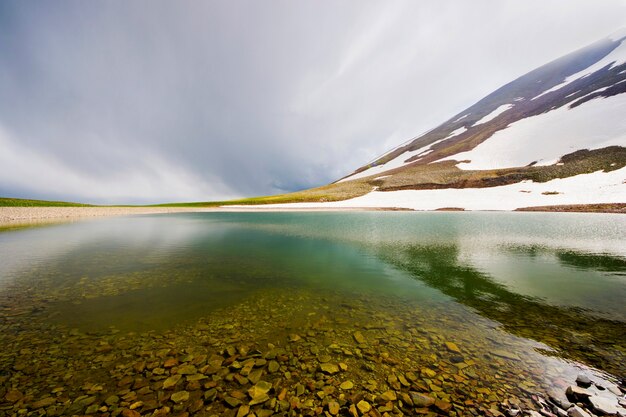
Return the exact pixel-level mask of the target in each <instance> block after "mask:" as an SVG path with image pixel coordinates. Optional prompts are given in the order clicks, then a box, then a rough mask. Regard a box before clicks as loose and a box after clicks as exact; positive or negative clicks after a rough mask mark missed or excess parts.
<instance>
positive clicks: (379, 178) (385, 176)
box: [374, 175, 391, 180]
mask: <svg viewBox="0 0 626 417" xmlns="http://www.w3.org/2000/svg"><path fill="white" fill-rule="evenodd" d="M387 177H391V175H383V176H382V177H376V178H374V179H375V180H382V179H383V178H387Z"/></svg>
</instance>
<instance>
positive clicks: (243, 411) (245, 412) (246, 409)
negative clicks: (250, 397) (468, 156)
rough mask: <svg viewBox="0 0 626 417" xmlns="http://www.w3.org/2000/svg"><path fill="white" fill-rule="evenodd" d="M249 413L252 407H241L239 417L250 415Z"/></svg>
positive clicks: (238, 411) (238, 412)
mask: <svg viewBox="0 0 626 417" xmlns="http://www.w3.org/2000/svg"><path fill="white" fill-rule="evenodd" d="M249 412H250V406H249V405H242V406H241V407H239V410H237V417H245V416H247V415H248V413H249Z"/></svg>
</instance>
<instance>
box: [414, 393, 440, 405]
mask: <svg viewBox="0 0 626 417" xmlns="http://www.w3.org/2000/svg"><path fill="white" fill-rule="evenodd" d="M410 395H411V401H413V405H414V406H415V407H417V408H422V407H429V406H431V405H433V404H434V403H435V399H434V398H433V397H431V396H428V395H425V394H420V393H418V392H411V393H410Z"/></svg>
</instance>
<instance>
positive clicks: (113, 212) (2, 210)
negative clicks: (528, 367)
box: [0, 203, 626, 226]
mask: <svg viewBox="0 0 626 417" xmlns="http://www.w3.org/2000/svg"><path fill="white" fill-rule="evenodd" d="M296 211H298V212H307V211H308V212H320V211H335V212H345V211H413V210H411V209H403V208H385V207H382V208H375V207H318V208H304V207H293V208H289V207H281V208H276V207H263V206H261V205H256V206H248V207H246V206H237V207H228V206H221V207H0V225H3V226H15V225H21V224H23V225H28V224H36V223H52V222H59V221H64V220H76V219H85V218H94V217H110V216H128V215H138V214H166V213H198V212H296ZM434 211H464V210H463V209H460V208H442V209H438V210H434ZM516 211H533V212H567V213H571V212H583V213H620V214H626V203H625V204H582V205H568V206H541V207H526V208H521V209H517V210H516Z"/></svg>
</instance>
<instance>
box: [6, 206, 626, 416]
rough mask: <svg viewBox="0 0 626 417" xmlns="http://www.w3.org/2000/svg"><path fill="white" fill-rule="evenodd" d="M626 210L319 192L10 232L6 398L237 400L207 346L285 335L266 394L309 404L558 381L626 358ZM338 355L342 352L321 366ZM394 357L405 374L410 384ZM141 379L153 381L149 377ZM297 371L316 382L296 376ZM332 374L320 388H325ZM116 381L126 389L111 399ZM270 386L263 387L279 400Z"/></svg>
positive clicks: (453, 397) (57, 402)
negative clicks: (270, 204)
mask: <svg viewBox="0 0 626 417" xmlns="http://www.w3.org/2000/svg"><path fill="white" fill-rule="evenodd" d="M625 230H626V218H624V216H616V215H598V214H592V215H586V214H560V213H559V214H547V213H403V212H354V213H328V212H324V213H197V214H176V215H155V216H137V217H128V218H110V219H101V220H95V221H81V222H76V223H70V224H61V225H53V226H47V227H40V228H32V229H22V230H16V231H7V232H2V233H0V326H2V328H1V329H0V331H1V334H0V343H1V344H2V346H5V347H6V348H5V349H4V351H3V353H2V354H0V372H1V373H0V383H1V384H0V385H1V386H2V388H0V398H2V397H5V395H6V394H7V393H8V392H9V391H10V390H11V389H14V388H15V387H18V386H19V387H21V388H20V393H21V394H22V395H23V396H24V397H23V398H21V399H20V400H18V401H15V402H10V401H5V403H4V404H3V403H2V402H0V410H11V412H14V411H16V410H19V409H20V407H26V408H28V407H30V406H31V405H32V402H33V401H34V402H36V401H37V400H41V399H42V398H43V399H44V400H45V399H46V398H47V396H50V397H51V398H52V400H48V402H50V404H47V403H46V404H47V405H46V406H45V407H48V408H52V410H49V411H50V413H51V414H53V415H54V411H55V410H59V413H61V414H63V413H67V412H68V411H72V412H86V411H94V410H95V409H93V407H94V406H95V405H97V406H98V407H107V410H106V411H98V412H100V413H103V412H107V413H112V414H115V413H116V412H118V413H119V412H121V410H122V409H123V408H125V407H130V405H131V404H132V403H133V401H134V400H137V399H138V398H139V399H141V400H142V402H144V403H146V404H149V406H146V405H142V406H141V407H138V408H137V409H138V410H142V408H145V410H143V411H145V412H146V413H147V412H150V413H151V412H152V410H154V409H158V408H161V407H164V406H171V407H172V408H173V409H174V411H185V410H186V411H187V412H191V413H192V414H194V413H204V412H206V413H208V414H207V415H211V414H215V413H217V414H222V413H223V412H224V411H225V410H232V411H233V412H236V411H237V410H238V407H239V406H238V405H237V406H236V407H234V408H231V406H230V405H229V403H228V402H227V401H226V400H225V398H226V397H229V395H231V394H232V395H235V396H236V395H237V394H236V392H237V391H242V392H244V393H245V390H246V389H247V388H248V387H249V386H251V385H252V384H253V382H254V381H248V382H245V383H241V381H239V379H237V378H236V379H233V378H234V375H235V374H236V373H237V372H239V368H235V369H232V366H231V365H232V364H225V365H222V366H221V368H220V369H221V370H220V371H216V372H215V373H207V372H204V373H203V372H200V370H201V369H203V367H204V368H206V367H207V366H209V365H207V364H208V363H209V362H210V361H209V359H208V358H210V357H211V355H220V356H221V357H223V358H226V359H225V361H226V362H227V361H229V358H232V357H233V355H231V354H230V353H233V352H230V353H229V352H228V349H235V350H237V349H239V352H240V353H239V354H236V355H238V357H239V359H236V360H235V361H237V360H240V361H243V360H244V359H245V358H246V357H247V356H249V353H248V352H251V351H255V350H258V351H259V354H260V355H263V356H266V355H268V352H271V351H272V349H279V350H280V349H282V350H283V351H281V352H282V356H281V357H285V358H286V359H285V360H284V361H282V362H280V363H279V364H280V368H279V370H278V371H274V372H269V370H268V369H266V368H265V365H263V366H261V367H260V368H261V369H262V372H261V373H262V374H263V375H264V379H265V380H269V382H270V383H272V384H274V387H273V388H272V391H271V393H274V394H275V395H274V397H277V398H278V394H279V393H280V391H281V389H279V388H281V387H284V388H285V389H287V394H286V395H287V398H290V397H291V398H297V399H298V401H302V403H303V404H304V403H305V402H308V401H312V403H310V404H308V403H307V404H308V405H310V407H309V408H310V410H315V408H316V407H323V408H324V407H326V408H327V407H328V402H329V401H330V400H331V399H332V398H334V396H337V398H340V397H338V395H339V394H340V393H342V389H341V388H338V386H339V384H340V383H341V382H345V380H349V381H351V382H353V383H354V384H355V388H353V389H352V390H349V392H348V391H346V392H343V394H344V398H343V399H342V400H341V401H344V402H346V403H345V404H341V405H342V407H346V408H347V407H349V405H350V404H351V403H350V401H348V400H346V394H351V395H357V394H358V393H360V394H358V395H360V397H359V398H364V396H365V398H366V399H367V395H372V396H375V395H376V394H380V393H381V392H385V391H386V390H387V389H392V390H395V391H396V392H397V393H398V395H399V394H400V393H401V392H402V391H403V390H404V391H407V392H414V391H420V392H424V393H427V394H428V395H431V396H433V398H436V399H438V400H440V401H444V402H446V403H447V404H450V408H447V406H441V407H438V408H435V409H434V410H433V409H432V407H431V411H432V412H437V413H440V414H444V415H447V414H450V413H452V414H450V415H463V414H464V413H467V412H469V411H471V410H479V409H480V408H481V407H482V408H486V409H488V408H493V407H497V404H499V403H500V402H502V401H508V400H509V399H511V398H516V399H520V400H521V401H529V402H530V401H531V400H530V398H531V394H532V393H533V392H552V393H554V394H555V395H557V394H558V393H560V394H561V395H562V392H563V390H564V387H565V386H566V385H567V384H568V383H571V382H572V381H573V379H575V377H576V374H577V373H578V372H579V371H580V370H581V369H582V370H584V371H585V372H588V373H589V374H590V375H592V376H593V377H594V378H598V379H605V380H612V378H614V377H622V376H624V375H626V370H625V365H624V364H625V363H626V360H625V345H626V341H625V336H624V335H625V330H624V329H625V326H626V324H625V323H626V307H625V305H624V300H625V299H626V245H625V243H626V235H625V233H626V232H625ZM355 332H360V334H361V335H362V336H363V338H364V340H361V341H359V340H360V337H356V336H355ZM50 341H54V343H52V344H51V343H50ZM446 342H448V343H450V342H452V343H454V344H455V345H456V347H458V352H457V351H456V349H454V348H450V346H448V345H447V344H446ZM271 346H273V348H272V347H271ZM242 347H243V351H245V353H246V354H241V349H242ZM225 349H226V351H225ZM346 352H348V353H346ZM202 356H205V357H204V359H203V360H202ZM271 356H272V355H271V353H270V354H269V356H268V358H270V357H271ZM279 356H280V355H279ZM190 357H191V359H189V358H190ZM327 357H330V362H331V363H339V362H340V361H341V363H343V364H345V365H346V367H347V370H343V371H341V372H339V373H331V374H328V373H325V372H323V371H321V370H320V369H319V366H320V364H321V363H328V362H329V361H325V360H326V359H328V358H327ZM142 358H143V359H142ZM167 358H174V359H177V360H179V361H183V363H187V362H190V363H192V362H193V361H196V362H197V363H196V362H193V363H194V366H195V367H196V371H197V372H198V373H197V375H201V376H202V375H203V376H204V378H201V379H199V380H200V381H204V382H203V384H199V387H195V385H194V384H192V387H191V388H190V387H189V386H188V385H189V384H190V383H191V382H193V381H189V380H187V379H189V377H185V378H182V379H181V380H180V381H179V382H178V383H177V384H178V385H175V386H174V387H173V391H176V392H178V390H186V391H187V392H190V393H191V394H190V398H189V399H188V400H185V401H182V402H176V401H173V400H172V399H171V398H170V396H171V394H172V390H171V389H163V381H164V380H165V379H166V378H167V377H169V376H171V375H176V370H177V368H176V367H174V368H171V367H169V368H166V367H164V361H165V360H167ZM184 358H186V359H188V361H187V362H184ZM194 358H195V359H194ZM198 358H200V359H198ZM323 361H325V362H323ZM142 363H144V365H143V368H142V366H140V365H141V364H142ZM138 364H139V365H138ZM152 365H154V366H152ZM150 366H152V367H150ZM222 368H223V369H222ZM139 369H140V370H139ZM162 371H163V372H162ZM433 373H434V375H433ZM68 374H71V377H70V378H67V377H68ZM390 375H404V376H407V375H408V377H410V378H408V377H407V378H408V379H409V381H408V382H409V385H408V386H405V385H404V384H400V385H398V386H396V385H397V384H399V382H397V380H393V378H392V379H391V380H389V378H390ZM412 377H415V380H413V379H412ZM124 378H131V379H130V381H131V382H129V383H128V384H126V385H125V384H121V385H120V383H121V381H123V380H124ZM198 378H200V377H198ZM138 379H141V380H142V381H144V380H145V383H146V386H148V387H149V390H143V392H142V393H138V392H139V391H140V390H141V389H142V388H143V387H139V388H138V389H134V388H133V384H132V382H133V381H137V380H138ZM207 380H208V381H209V382H207ZM470 381H471V382H470ZM372 382H373V383H375V384H376V386H375V387H374V388H372ZM297 383H302V384H303V385H306V383H309V385H310V386H308V387H307V389H306V390H305V392H304V393H300V391H297V390H296V388H293V387H294V386H295V384H297ZM185 384H187V385H185ZM206 384H208V385H206ZM246 384H248V385H246ZM320 384H321V385H320ZM520 384H521V385H520ZM87 385H89V386H87ZM127 385H128V386H127ZM135 385H136V383H135ZM140 385H142V384H140ZM317 385H320V386H319V387H318V386H317ZM94 386H99V387H101V389H95V388H94ZM520 386H521V387H522V388H520ZM59 387H63V390H62V391H58V392H54V393H53V392H52V391H54V389H55V388H59ZM192 388H196V389H192ZM331 388H332V391H333V392H332V393H327V394H325V397H324V398H326V399H324V398H321V397H320V396H319V395H317V394H316V392H319V390H322V391H324V390H328V391H331ZM479 388H480V389H479ZM126 390H128V392H125V391H126ZM211 390H217V394H216V396H215V398H205V396H206V393H207V392H209V393H211ZM294 390H296V391H294ZM481 390H482V391H481ZM485 390H486V391H485ZM231 391H235V393H234V394H233V393H232V392H231ZM297 394H300V395H297ZM29 395H30V398H29ZM85 395H86V396H87V398H88V399H89V400H88V401H87V402H89V401H91V398H92V397H94V399H93V402H91V403H89V404H83V402H84V399H81V397H82V396H85ZM111 395H117V396H118V397H120V398H121V399H120V400H119V401H118V402H117V403H116V404H114V405H108V404H106V402H105V400H106V399H107V398H108V397H109V396H111ZM129 395H130V397H129V398H128V399H124V398H125V397H124V396H129ZM209 396H211V395H210V394H209ZM244 397H245V394H244ZM11 398H13V397H11ZM356 399H357V398H355V401H352V402H354V403H356ZM370 400H371V401H375V398H374V397H372V398H371V399H370ZM81 401H83V402H81ZM273 401H274V402H277V401H278V402H277V403H276V404H274V406H273V407H270V405H271V404H270V402H264V403H261V404H259V405H255V406H254V407H255V408H257V409H268V410H269V409H272V410H274V411H276V412H283V411H285V410H283V409H282V408H281V406H280V403H279V401H280V400H279V399H276V398H275V399H273ZM283 401H287V402H289V400H283ZM135 402H136V401H135ZM405 403H406V402H405ZM29 404H30V405H29ZM308 405H307V407H308ZM292 406H293V404H291V403H290V404H289V407H288V408H287V410H290V409H293V407H292ZM528 406H529V407H530V403H529V405H528ZM3 407H4V408H3ZM71 407H75V409H72V408H71ZM80 407H82V408H80ZM89 407H92V410H88V408H89ZM31 408H32V407H31ZM304 408H306V407H304V405H303V407H300V408H296V409H297V410H302V409H304ZM326 408H324V409H326ZM116 410H118V411H116Z"/></svg>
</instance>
